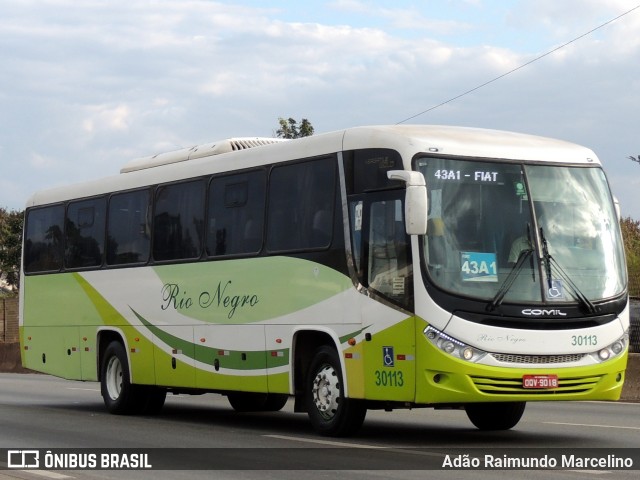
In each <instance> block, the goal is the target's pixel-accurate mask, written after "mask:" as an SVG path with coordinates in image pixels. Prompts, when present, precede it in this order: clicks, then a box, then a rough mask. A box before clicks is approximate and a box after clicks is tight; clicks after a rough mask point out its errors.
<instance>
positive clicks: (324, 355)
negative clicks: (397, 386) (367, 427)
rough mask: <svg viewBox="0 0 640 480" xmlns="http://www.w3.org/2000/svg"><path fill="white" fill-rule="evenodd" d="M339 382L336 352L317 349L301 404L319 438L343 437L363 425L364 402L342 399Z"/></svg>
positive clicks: (342, 393) (340, 380) (365, 410)
mask: <svg viewBox="0 0 640 480" xmlns="http://www.w3.org/2000/svg"><path fill="white" fill-rule="evenodd" d="M343 382H344V379H343V374H342V368H341V367H340V358H339V356H338V352H337V351H336V350H335V349H334V348H331V347H328V346H323V347H320V348H319V349H318V350H316V352H315V354H314V356H313V360H312V361H311V365H310V367H309V370H308V375H307V381H306V398H305V402H306V407H307V413H308V415H309V419H310V420H311V424H312V425H313V428H314V429H315V430H316V431H317V432H318V433H320V434H321V435H327V436H333V437H342V436H347V435H350V434H352V433H354V432H355V431H356V430H358V429H359V428H360V427H361V426H362V422H364V417H365V416H366V414H367V409H366V406H365V404H364V402H363V401H362V400H356V399H352V398H347V397H345V395H344V384H343Z"/></svg>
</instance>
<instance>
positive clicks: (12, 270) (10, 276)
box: [0, 208, 24, 289]
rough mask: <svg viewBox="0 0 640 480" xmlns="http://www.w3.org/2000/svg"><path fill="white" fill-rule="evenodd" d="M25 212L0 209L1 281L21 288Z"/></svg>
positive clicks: (15, 287) (12, 286)
mask: <svg viewBox="0 0 640 480" xmlns="http://www.w3.org/2000/svg"><path fill="white" fill-rule="evenodd" d="M23 225H24V212H18V211H13V210H12V211H8V210H6V209H4V208H0V281H1V282H2V283H5V284H6V285H8V286H9V287H11V288H14V289H18V288H20V258H21V256H22V227H23Z"/></svg>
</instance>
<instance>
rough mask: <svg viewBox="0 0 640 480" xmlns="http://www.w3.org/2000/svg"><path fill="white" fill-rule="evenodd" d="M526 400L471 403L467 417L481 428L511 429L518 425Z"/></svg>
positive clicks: (467, 408)
mask: <svg viewBox="0 0 640 480" xmlns="http://www.w3.org/2000/svg"><path fill="white" fill-rule="evenodd" d="M526 405H527V404H526V402H496V403H469V404H467V405H466V406H465V411H466V412H467V417H469V420H471V423H473V424H474V425H475V426H476V427H477V428H479V429H480V430H509V429H510V428H513V427H515V426H516V425H517V423H518V422H519V421H520V419H521V418H522V414H523V413H524V407H525V406H526Z"/></svg>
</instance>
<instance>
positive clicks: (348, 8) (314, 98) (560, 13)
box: [0, 0, 640, 218]
mask: <svg viewBox="0 0 640 480" xmlns="http://www.w3.org/2000/svg"><path fill="white" fill-rule="evenodd" d="M36 3H37V7H36ZM254 3H256V2H254ZM633 3H636V0H633V2H631V1H623V0H607V1H601V0H584V1H583V0H580V1H577V0H567V1H566V2H565V1H563V2H557V1H551V0H536V1H522V2H517V3H515V4H513V6H511V7H510V8H509V9H507V8H506V7H504V6H500V7H496V6H495V5H494V6H492V7H491V8H489V7H490V4H492V2H480V1H475V0H474V1H472V2H469V1H459V2H444V3H443V4H442V5H445V6H447V8H449V10H447V11H446V12H444V11H434V10H433V9H434V8H436V6H434V5H435V4H433V3H431V2H428V3H427V2H425V3H424V6H421V5H422V4H420V3H416V2H402V1H399V2H388V1H387V2H361V1H353V0H340V1H333V2H324V3H323V4H322V5H310V6H309V8H310V9H313V8H317V9H318V11H319V10H320V9H322V11H323V12H324V13H323V18H326V16H327V15H329V14H330V13H331V14H333V15H334V16H333V17H332V18H331V21H319V20H318V21H311V22H309V21H305V22H302V21H290V20H287V21H285V20H282V16H283V13H282V12H286V11H287V8H286V6H285V7H282V8H280V9H279V8H278V4H279V2H277V1H274V2H271V6H270V7H269V8H265V7H263V6H261V3H260V2H257V4H258V6H257V7H252V6H250V4H248V3H247V4H238V2H229V3H221V2H210V1H198V0H188V1H143V0H129V1H127V2H126V3H125V2H117V1H115V2H114V1H99V0H90V1H86V2H85V1H83V2H73V1H71V0H49V1H46V2H43V1H40V2H28V1H24V0H6V1H5V2H3V15H2V17H0V43H2V45H3V49H2V50H1V51H0V62H1V63H2V65H3V68H2V70H0V144H1V145H3V146H4V149H3V150H2V151H0V155H1V157H0V158H1V159H2V161H3V163H4V162H5V159H7V158H20V159H23V160H27V161H26V162H24V164H25V167H24V168H25V169H26V170H27V171H25V173H24V175H17V174H16V176H15V183H19V184H20V185H21V188H20V189H18V190H17V191H18V192H21V193H19V194H18V196H22V195H24V197H23V198H18V199H14V198H15V197H16V193H15V191H14V192H12V193H10V194H9V193H6V192H5V191H2V192H1V193H0V205H2V204H5V203H6V204H10V205H11V206H14V207H16V208H17V207H20V206H21V205H22V203H23V201H24V198H26V195H27V194H28V193H29V192H30V191H32V190H33V189H39V188H43V187H45V186H49V185H52V184H61V183H68V182H72V181H78V180H81V179H86V178H95V177H99V176H102V175H106V174H111V173H115V172H117V170H118V168H119V166H120V165H121V164H123V163H125V162H126V161H127V160H129V159H130V158H133V157H137V156H143V155H148V154H152V153H158V152H159V151H162V150H172V149H176V148H179V147H182V146H190V145H193V144H195V143H205V142H209V141H213V140H217V139H219V138H223V137H226V136H242V135H272V134H273V131H274V130H275V128H276V122H277V118H278V117H279V116H285V117H288V116H294V117H296V118H300V117H306V118H309V119H310V120H311V121H312V123H313V124H314V126H315V127H316V131H317V132H318V133H320V132H322V131H327V130H333V129H338V128H343V127H348V126H354V125H359V124H373V123H395V122H397V121H400V120H402V119H403V118H407V117H409V116H411V115H414V114H417V113H419V112H421V111H424V110H426V109H428V108H430V107H432V106H434V105H437V104H439V103H441V102H443V101H445V100H447V99H450V98H453V97H455V96H457V95H459V94H461V93H463V92H465V91H467V90H470V89H473V88H474V87H477V86H479V85H481V84H483V83H485V82H487V81H488V80H491V79H493V78H495V77H497V76H499V75H502V74H504V73H506V72H508V71H509V70H512V69H514V68H516V67H518V66H519V65H522V64H524V63H526V62H528V61H530V60H532V59H533V58H535V56H536V55H539V54H541V53H544V52H546V51H548V50H549V49H550V48H553V47H554V46H556V45H560V44H561V43H564V42H565V41H567V40H570V39H571V38H575V37H576V36H577V35H580V34H582V33H585V32H586V31H587V30H589V29H590V28H593V27H595V26H597V25H598V24H600V23H602V22H604V21H606V20H608V19H610V18H613V16H615V15H617V14H619V13H622V12H623V11H625V10H627V9H629V8H631V7H632V6H633ZM501 5H502V4H501ZM497 9H500V10H497ZM327 12H329V13H327ZM336 12H337V13H336ZM354 12H355V13H357V15H354ZM463 13H464V15H463ZM454 14H455V15H458V14H459V16H454ZM447 15H449V16H447ZM481 15H489V16H490V17H491V18H490V19H491V24H490V25H489V26H487V24H486V18H484V17H483V18H482V22H481V21H480V20H478V21H477V22H476V23H474V22H473V21H472V20H473V18H474V16H478V18H480V16H481ZM483 22H484V23H483ZM639 28H640V10H639V11H637V12H635V13H633V14H630V15H628V16H627V17H624V18H622V19H620V20H618V21H616V22H614V23H612V24H611V25H609V26H607V27H605V28H603V29H601V30H599V31H598V32H597V33H596V34H594V35H590V36H587V37H585V38H583V39H581V40H580V41H578V42H575V43H574V44H572V45H571V46H569V47H567V48H565V49H563V50H561V51H559V52H556V53H553V54H552V55H549V56H547V57H545V58H544V59H542V60H540V61H537V62H535V63H534V64H532V65H529V66H527V67H525V68H522V69H519V70H517V71H516V72H514V73H512V74H510V75H508V76H506V77H504V78H502V79H501V80H499V81H497V82H494V83H491V84H489V85H487V86H486V87H484V88H482V89H480V90H477V91H475V92H474V93H472V94H469V95H466V96H464V97H462V98H460V99H457V100H456V101H455V102H452V103H449V104H447V105H445V106H443V107H441V108H438V109H436V110H433V111H431V112H430V113H429V114H427V115H422V116H419V117H417V118H416V119H414V120H412V122H413V123H451V124H464V125H474V126H481V127H482V126H485V127H494V128H505V129H516V130H522V131H530V132H531V133H538V134H544V135H550V136H555V137H560V138H566V139H568V140H573V141H577V142H580V143H585V144H587V145H589V146H591V147H592V148H594V149H596V151H597V153H599V154H600V155H601V156H602V157H610V158H620V157H622V158H624V157H625V156H626V155H628V154H630V153H634V152H635V151H636V150H638V149H639V148H640V145H638V141H637V131H638V121H637V120H636V112H637V111H638V108H640V103H639V102H640V95H638V92H639V88H640V65H638V62H637V58H638V54H639V53H640V37H639V36H638V35H637V34H636V32H637V31H638V29H639ZM452 32H455V34H451V33H452ZM473 35H481V36H477V37H474V36H473ZM493 35H500V37H499V38H498V37H494V36H493ZM503 35H504V36H503ZM508 35H512V36H511V37H509V36H508ZM463 36H464V38H465V41H464V42H461V41H459V37H460V38H461V37H463ZM522 38H526V39H527V40H526V42H527V43H526V44H525V45H522V48H517V46H519V45H520V43H519V42H521V41H522ZM493 40H496V42H492V41H493ZM498 40H499V41H498ZM628 150H631V152H629V151H628ZM29 152H33V155H34V156H33V157H29ZM25 156H26V158H25ZM38 159H40V160H38ZM47 159H50V161H51V163H48V162H47ZM88 159H90V161H89V160H88ZM628 162H629V163H631V162H630V161H628ZM634 166H635V167H637V165H634ZM54 167H55V168H54ZM611 168H612V169H613V170H614V171H615V170H616V169H619V168H621V167H620V166H619V164H616V163H613V162H612V167H611ZM636 172H638V173H640V169H639V168H636V169H635V170H633V169H632V170H631V171H630V174H634V173H636ZM43 173H44V174H43ZM636 174H637V173H636ZM610 177H611V178H612V183H614V184H615V185H614V187H617V186H618V185H621V182H624V181H625V175H620V176H616V175H611V176H610ZM27 179H28V180H27ZM23 191H24V193H22V192H23ZM620 191H621V192H625V193H624V195H625V196H627V195H630V193H627V192H628V190H627V189H624V188H620ZM621 196H622V195H621ZM621 200H623V205H624V204H627V205H628V204H630V203H632V202H631V201H628V200H627V201H625V199H623V198H621ZM636 209H637V214H636V217H637V218H640V206H639V207H636Z"/></svg>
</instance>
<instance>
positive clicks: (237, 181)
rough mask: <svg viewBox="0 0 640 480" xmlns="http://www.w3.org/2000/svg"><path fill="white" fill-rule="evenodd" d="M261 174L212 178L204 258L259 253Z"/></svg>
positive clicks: (263, 177) (262, 199) (262, 198)
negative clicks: (207, 256) (205, 255)
mask: <svg viewBox="0 0 640 480" xmlns="http://www.w3.org/2000/svg"><path fill="white" fill-rule="evenodd" d="M265 193H266V174H265V172H264V171H255V172H248V173H243V174H238V175H229V176H225V177H218V178H214V179H213V180H212V181H211V185H210V187H209V210H208V212H209V214H208V215H209V218H208V221H207V222H208V223H207V255H209V256H219V255H234V254H243V253H258V252H259V251H260V249H261V248H262V237H263V230H264V205H265Z"/></svg>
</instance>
